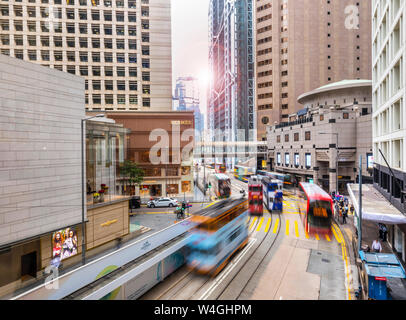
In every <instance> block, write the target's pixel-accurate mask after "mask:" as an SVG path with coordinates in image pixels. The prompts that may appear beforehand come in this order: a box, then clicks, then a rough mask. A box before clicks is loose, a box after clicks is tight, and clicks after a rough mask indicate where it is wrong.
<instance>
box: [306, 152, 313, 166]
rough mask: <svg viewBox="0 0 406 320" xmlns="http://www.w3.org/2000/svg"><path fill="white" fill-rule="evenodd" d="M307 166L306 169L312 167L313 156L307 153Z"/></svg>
mask: <svg viewBox="0 0 406 320" xmlns="http://www.w3.org/2000/svg"><path fill="white" fill-rule="evenodd" d="M305 164H306V168H307V169H309V168H311V166H312V155H311V153H306V155H305Z"/></svg>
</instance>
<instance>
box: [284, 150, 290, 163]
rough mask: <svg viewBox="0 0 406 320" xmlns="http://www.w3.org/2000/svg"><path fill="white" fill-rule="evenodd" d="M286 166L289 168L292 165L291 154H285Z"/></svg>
mask: <svg viewBox="0 0 406 320" xmlns="http://www.w3.org/2000/svg"><path fill="white" fill-rule="evenodd" d="M285 165H286V166H289V165H290V154H289V153H285Z"/></svg>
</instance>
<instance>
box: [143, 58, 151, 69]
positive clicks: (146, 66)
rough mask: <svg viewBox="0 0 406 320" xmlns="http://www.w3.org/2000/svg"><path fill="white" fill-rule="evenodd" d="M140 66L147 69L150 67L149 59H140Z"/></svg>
mask: <svg viewBox="0 0 406 320" xmlns="http://www.w3.org/2000/svg"><path fill="white" fill-rule="evenodd" d="M142 67H143V68H146V69H149V68H150V62H149V59H142Z"/></svg>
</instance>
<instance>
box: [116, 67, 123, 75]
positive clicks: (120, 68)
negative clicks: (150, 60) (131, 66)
mask: <svg viewBox="0 0 406 320" xmlns="http://www.w3.org/2000/svg"><path fill="white" fill-rule="evenodd" d="M117 77H125V68H124V67H117Z"/></svg>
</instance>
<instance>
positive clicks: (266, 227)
mask: <svg viewBox="0 0 406 320" xmlns="http://www.w3.org/2000/svg"><path fill="white" fill-rule="evenodd" d="M271 220H272V219H271V218H268V223H267V224H266V226H265V233H268V230H269V227H270V225H271Z"/></svg>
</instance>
